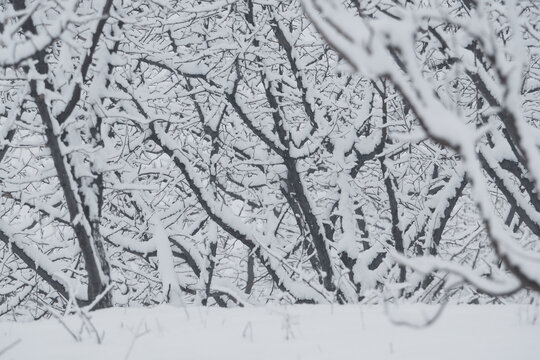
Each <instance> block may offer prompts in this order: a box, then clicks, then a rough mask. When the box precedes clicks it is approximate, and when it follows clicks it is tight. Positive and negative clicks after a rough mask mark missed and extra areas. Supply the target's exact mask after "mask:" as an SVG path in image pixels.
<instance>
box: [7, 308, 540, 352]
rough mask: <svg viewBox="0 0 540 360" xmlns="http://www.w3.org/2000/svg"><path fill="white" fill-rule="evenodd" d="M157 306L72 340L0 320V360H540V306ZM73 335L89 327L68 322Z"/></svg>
mask: <svg viewBox="0 0 540 360" xmlns="http://www.w3.org/2000/svg"><path fill="white" fill-rule="evenodd" d="M437 309H438V307H435V306H425V305H400V306H395V305H389V306H386V307H383V306H358V305H356V306H354V305H346V306H330V305H295V306H287V307H285V306H272V307H250V308H235V309H220V308H204V307H187V308H176V307H172V306H159V307H155V308H115V309H108V310H101V311H96V312H93V313H91V315H90V316H91V320H90V321H91V323H92V324H93V326H95V328H96V329H97V331H98V332H99V333H101V334H102V337H103V339H102V343H101V344H98V342H97V340H96V336H95V335H94V334H92V333H91V332H89V331H83V333H82V335H81V336H80V338H81V339H80V341H76V340H75V339H74V337H72V335H70V333H69V332H68V330H67V329H66V328H65V327H64V325H62V324H61V322H60V321H59V320H58V319H49V320H40V321H34V322H26V323H21V322H2V323H0V353H2V350H5V349H6V348H8V347H10V345H13V346H12V347H10V348H9V349H8V350H7V351H5V352H4V353H3V354H2V355H0V358H1V359H2V360H4V359H10V360H11V359H12V360H24V359H57V360H59V359H70V360H71V359H79V360H85V359H130V360H135V359H145V360H146V359H197V360H202V359H220V360H225V359H235V360H240V359H258V360H263V359H271V360H278V359H279V360H282V359H295V360H297V359H310V360H318V359H371V360H373V359H400V360H409V359H411V360H413V359H414V360H419V359H430V360H433V359H436V360H443V359H452V360H456V359H474V360H481V359H489V360H497V359H501V360H508V359H519V360H528V359H531V360H538V359H540V309H539V308H538V307H537V306H536V307H533V306H525V305H510V306H497V305H467V306H463V305H461V306H450V305H449V306H447V307H446V308H445V309H444V311H443V312H442V315H441V316H440V317H439V318H438V319H437V320H436V321H435V322H434V323H433V324H431V325H429V326H425V327H420V328H416V327H411V326H403V325H397V324H396V322H404V321H406V322H409V323H412V324H416V325H419V324H424V323H425V322H426V321H427V320H429V318H430V316H431V315H433V314H435V313H436V312H437ZM62 321H63V322H64V324H65V326H66V327H68V328H70V329H71V331H73V332H74V334H75V335H77V336H78V335H79V330H80V328H81V324H82V323H83V320H82V318H81V316H80V315H72V316H68V317H65V318H63V320H62Z"/></svg>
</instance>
